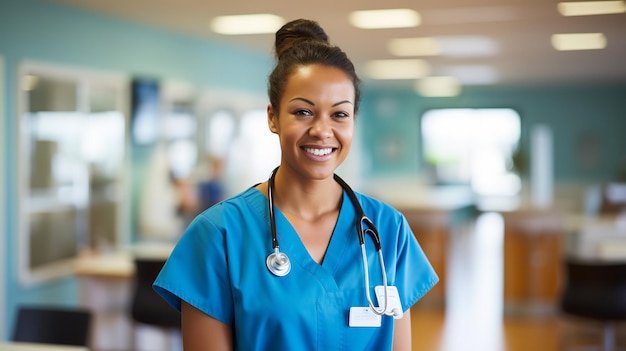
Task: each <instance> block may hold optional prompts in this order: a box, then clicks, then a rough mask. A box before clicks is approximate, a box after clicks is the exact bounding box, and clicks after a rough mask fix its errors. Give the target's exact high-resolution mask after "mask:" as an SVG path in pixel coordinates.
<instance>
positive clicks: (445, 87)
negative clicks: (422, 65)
mask: <svg viewBox="0 0 626 351" xmlns="http://www.w3.org/2000/svg"><path fill="white" fill-rule="evenodd" d="M415 91H416V92H417V93H418V94H420V95H421V96H427V97H451V96H457V95H459V94H460V93H461V85H460V84H459V81H458V80H456V79H455V78H454V77H447V76H436V77H427V78H423V79H420V80H418V81H417V82H416V83H415Z"/></svg>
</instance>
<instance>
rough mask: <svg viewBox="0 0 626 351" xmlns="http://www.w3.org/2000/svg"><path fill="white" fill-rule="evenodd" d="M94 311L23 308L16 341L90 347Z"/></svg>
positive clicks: (17, 322)
mask: <svg viewBox="0 0 626 351" xmlns="http://www.w3.org/2000/svg"><path fill="white" fill-rule="evenodd" d="M91 320H92V314H91V311H89V310H87V309H83V308H79V307H56V306H34V305H28V306H27V305H24V306H20V307H19V308H18V311H17V317H16V320H15V325H14V329H13V336H12V340H13V341H18V342H29V343H46V344H55V345H74V346H88V345H87V344H88V342H89V333H90V327H91Z"/></svg>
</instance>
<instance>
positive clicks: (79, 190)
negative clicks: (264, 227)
mask: <svg viewBox="0 0 626 351" xmlns="http://www.w3.org/2000/svg"><path fill="white" fill-rule="evenodd" d="M600 5H603V6H605V7H599V6H600ZM407 6H408V7H409V8H407ZM366 10H368V11H366ZM369 10H399V11H396V12H392V13H391V15H392V17H390V19H386V20H383V19H384V18H385V17H383V16H384V15H386V14H389V13H388V12H387V13H385V12H383V13H375V14H372V13H370V12H369ZM400 10H401V11H400ZM255 13H262V14H266V15H267V14H270V15H271V16H269V18H270V19H271V20H272V21H270V22H271V23H273V25H274V27H271V28H270V29H268V30H267V31H265V32H260V30H259V29H260V28H261V27H260V26H261V24H260V23H261V22H258V23H257V22H253V23H257V24H255V25H254V26H253V28H252V29H254V30H257V31H258V32H257V33H229V32H228V30H226V29H224V30H223V31H220V29H218V28H217V27H216V26H215V25H216V24H217V23H218V19H223V18H222V17H220V16H226V15H234V14H245V15H250V14H255ZM368 16H371V17H368ZM298 17H310V18H311V19H316V20H318V21H319V22H320V24H321V25H322V26H323V27H325V29H326V30H327V31H328V34H329V36H330V37H331V42H332V43H334V44H337V45H339V46H341V47H342V48H343V49H344V50H345V51H346V52H347V54H348V56H349V57H351V58H352V59H353V61H354V62H355V66H356V68H357V72H358V73H359V75H360V76H361V78H362V102H361V107H360V110H359V114H358V116H357V122H356V134H355V139H354V142H353V146H352V150H351V154H350V156H349V157H348V159H347V160H346V161H345V163H344V164H342V166H341V167H340V168H339V169H338V170H337V173H338V174H339V175H341V176H342V177H343V178H344V179H346V181H347V182H348V183H349V184H351V186H352V187H353V188H354V189H355V190H356V191H359V192H362V193H365V194H368V195H372V196H374V197H377V198H379V199H381V200H383V201H385V202H388V203H389V204H391V205H393V206H394V207H396V208H397V209H398V210H400V211H401V212H402V213H403V214H404V215H405V216H406V218H407V220H408V223H409V225H410V226H411V229H412V231H413V232H414V234H415V236H416V238H417V240H418V242H419V243H420V245H421V247H422V248H423V250H424V252H425V253H426V255H427V257H428V258H429V260H430V262H431V263H432V265H433V267H434V268H435V270H436V271H437V274H438V275H439V277H440V282H439V283H438V284H437V285H436V286H435V287H434V288H433V289H432V290H431V291H430V292H428V293H427V294H426V295H425V296H424V297H423V298H422V299H421V300H420V301H418V303H417V304H416V305H414V306H413V307H412V309H411V319H412V333H413V345H412V346H413V350H415V351H418V350H419V351H522V350H524V351H525V350H533V351H557V350H570V349H571V350H573V349H578V348H580V347H589V346H595V347H598V349H601V350H605V351H609V350H618V349H620V348H622V349H626V137H625V135H626V65H624V62H626V40H624V38H626V4H625V2H624V1H623V0H619V1H591V2H582V1H577V2H558V1H555V0H549V1H539V0H532V1H528V0H526V1H522V0H513V1H508V2H505V3H504V4H503V3H502V2H498V1H494V0H481V1H475V2H471V3H468V2H463V1H459V0H449V1H434V0H427V1H423V2H417V3H415V4H408V3H406V2H402V1H387V2H384V4H383V3H382V2H376V1H373V0H372V1H364V2H356V3H353V2H350V3H346V4H343V3H337V2H330V1H329V0H323V1H321V3H318V2H315V3H311V4H295V3H292V2H287V1H282V0H281V1H276V3H272V4H263V3H258V4H250V3H246V2H244V1H239V0H237V1H230V2H228V3H222V2H210V4H205V2H203V1H198V0H193V1H183V2H175V1H161V2H158V3H153V2H151V1H147V0H132V1H125V2H119V3H118V2H108V1H102V0H88V1H77V0H21V1H9V0H0V351H2V350H7V351H9V350H23V349H21V348H12V347H19V345H20V343H21V342H22V341H20V340H18V339H17V335H18V334H19V335H22V334H24V335H32V334H34V332H32V331H33V330H34V329H35V327H34V322H29V323H26V324H27V327H26V330H25V331H20V332H19V333H18V332H17V331H18V329H19V330H21V329H20V328H18V325H21V323H18V319H20V318H21V317H22V310H23V309H24V308H26V307H41V308H44V309H45V308H51V309H60V310H65V311H74V312H77V311H80V312H81V313H82V312H86V315H87V316H88V317H89V324H88V328H87V333H88V334H87V335H86V336H85V335H82V337H83V339H85V338H86V339H85V340H86V341H84V342H80V343H81V344H82V345H79V346H74V347H68V349H67V351H71V350H75V351H78V350H90V351H129V350H138V351H144V350H145V351H161V350H163V351H165V350H172V351H174V350H182V346H181V336H180V321H179V315H178V314H177V313H173V312H175V311H174V310H173V309H172V308H171V307H169V306H168V305H165V304H164V303H162V302H163V301H160V300H159V299H155V296H154V294H153V292H152V291H151V288H150V282H151V280H152V279H154V276H155V274H156V272H158V270H159V269H160V267H161V266H162V264H163V262H164V261H165V260H166V259H167V257H168V255H169V253H170V251H171V249H172V247H173V245H174V244H175V243H176V241H177V240H178V238H179V237H180V235H181V234H182V232H183V230H184V229H185V227H186V226H187V225H188V224H189V223H190V221H191V220H192V219H193V218H194V217H195V216H196V215H198V214H199V213H201V212H202V211H203V210H204V209H206V208H208V207H209V206H211V205H213V204H215V203H217V202H219V201H221V200H223V199H224V198H227V197H229V196H232V195H235V194H237V193H239V192H241V191H243V190H245V189H246V188H248V187H250V186H253V185H255V184H257V183H260V182H263V181H265V180H266V179H267V177H268V176H269V174H270V172H271V170H272V169H273V168H275V167H276V166H277V165H278V163H279V161H280V150H279V147H278V140H277V138H276V136H275V135H274V134H272V133H271V132H270V131H269V130H268V127H267V112H266V111H267V110H266V108H267V104H268V99H267V92H266V89H267V75H268V73H269V72H270V71H271V69H272V66H273V63H274V61H273V60H274V58H273V56H272V52H271V45H272V42H273V39H274V37H273V33H274V32H275V31H276V25H280V24H282V23H284V22H285V21H288V20H291V19H295V18H298ZM227 19H232V18H229V17H227ZM266 19H267V18H266ZM359 20H363V21H364V22H359ZM404 20H407V23H404V22H403V21H404ZM247 21H248V22H252V19H251V18H247ZM243 23H245V21H244V22H243ZM338 23H339V24H338ZM375 25H379V27H375ZM235 29H237V30H240V31H242V30H244V29H245V28H244V26H243V25H241V24H239V25H236V26H235ZM230 30H234V29H233V28H231V29H230ZM568 34H580V35H579V36H575V38H572V37H571V36H569V35H568ZM583 34H584V35H583ZM570 39H574V41H573V42H571V41H568V40H570ZM587 45H588V46H587ZM269 243H270V239H269V238H268V245H269ZM268 250H269V246H268ZM260 264H262V263H260ZM82 315H83V316H84V315H85V314H82ZM63 318H66V317H63ZM67 318H69V317H67ZM53 319H54V320H55V321H56V323H55V324H57V326H58V325H63V324H64V323H66V322H64V321H66V320H65V319H62V317H53ZM67 323H69V322H67ZM67 325H69V324H67ZM67 329H69V328H65V329H63V328H60V329H59V330H60V331H58V332H54V333H55V334H61V333H63V332H64V331H66V330H67ZM29 330H30V331H31V333H29V332H28V331H29ZM74 331H75V332H76V330H74ZM74 334H76V333H74ZM57 336H59V335H57ZM72 336H73V337H80V336H77V335H72ZM68 337H69V336H68ZM33 342H36V343H40V344H41V347H42V348H41V351H45V350H57V349H56V348H54V344H55V343H56V342H55V341H52V340H49V341H35V340H34V339H33ZM45 347H49V348H45ZM24 350H25V349H24ZM38 350H39V349H38ZM59 350H60V349H59ZM63 350H65V349H63Z"/></svg>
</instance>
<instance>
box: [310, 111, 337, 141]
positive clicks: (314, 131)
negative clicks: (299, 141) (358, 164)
mask: <svg viewBox="0 0 626 351" xmlns="http://www.w3.org/2000/svg"><path fill="white" fill-rule="evenodd" d="M330 122H331V121H330V117H326V116H324V117H318V118H315V119H313V123H312V125H311V129H310V130H309V134H310V135H312V136H315V137H317V138H319V139H326V138H330V137H331V136H332V135H333V129H332V126H331V123H330Z"/></svg>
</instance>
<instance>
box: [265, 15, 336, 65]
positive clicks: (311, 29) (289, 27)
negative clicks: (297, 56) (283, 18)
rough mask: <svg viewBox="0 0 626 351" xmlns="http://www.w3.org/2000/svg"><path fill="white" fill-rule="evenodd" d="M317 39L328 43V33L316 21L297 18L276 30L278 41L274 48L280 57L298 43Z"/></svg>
mask: <svg viewBox="0 0 626 351" xmlns="http://www.w3.org/2000/svg"><path fill="white" fill-rule="evenodd" d="M308 40H317V41H321V42H323V43H326V44H328V43H329V42H328V35H327V34H326V32H325V31H324V29H323V28H322V27H321V26H320V25H319V24H318V23H317V22H315V21H312V20H307V19H297V20H293V21H291V22H288V23H286V24H285V25H283V26H282V27H281V28H280V29H279V30H278V31H277V32H276V42H275V43H274V50H275V53H276V57H277V58H278V59H280V57H281V56H282V55H283V54H284V53H285V52H286V51H288V50H289V49H291V48H292V47H293V46H295V45H296V44H298V43H300V42H303V41H308Z"/></svg>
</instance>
